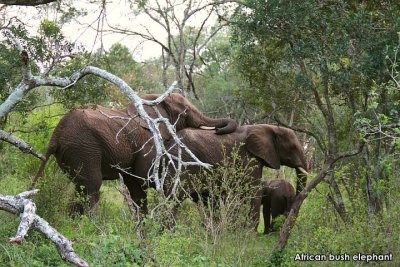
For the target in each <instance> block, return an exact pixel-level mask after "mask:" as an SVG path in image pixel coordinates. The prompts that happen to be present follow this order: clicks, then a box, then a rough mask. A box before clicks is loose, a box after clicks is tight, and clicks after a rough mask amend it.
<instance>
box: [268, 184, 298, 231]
mask: <svg viewBox="0 0 400 267" xmlns="http://www.w3.org/2000/svg"><path fill="white" fill-rule="evenodd" d="M262 192H263V196H262V200H261V204H262V205H263V218H264V234H267V233H269V232H270V231H271V230H272V226H273V220H274V219H275V218H276V217H278V216H279V215H285V216H287V214H288V213H289V211H290V207H291V206H292V204H293V202H294V198H295V197H296V193H295V191H294V188H293V186H292V185H291V184H290V183H289V182H288V181H286V180H282V179H275V180H267V181H264V183H263V188H262ZM271 216H272V223H271Z"/></svg>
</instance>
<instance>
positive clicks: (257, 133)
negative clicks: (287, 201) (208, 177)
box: [166, 124, 307, 222]
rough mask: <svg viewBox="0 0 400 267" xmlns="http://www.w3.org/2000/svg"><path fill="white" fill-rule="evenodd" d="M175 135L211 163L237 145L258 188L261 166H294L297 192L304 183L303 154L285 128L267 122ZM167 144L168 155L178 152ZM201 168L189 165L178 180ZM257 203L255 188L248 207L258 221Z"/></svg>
mask: <svg viewBox="0 0 400 267" xmlns="http://www.w3.org/2000/svg"><path fill="white" fill-rule="evenodd" d="M178 136H179V137H180V138H182V141H183V143H185V144H186V145H187V147H188V148H189V149H190V150H191V151H192V152H193V153H194V154H195V155H196V156H197V157H198V158H199V159H200V160H201V161H202V162H204V163H209V164H212V165H215V164H218V163H221V162H222V160H223V159H224V154H225V155H228V156H229V155H230V154H231V153H232V150H233V149H234V147H239V155H240V156H241V160H242V161H245V162H250V164H251V165H252V167H253V170H252V173H251V177H252V179H253V181H252V183H253V185H254V186H259V187H260V188H261V176H262V168H263V166H266V167H269V168H273V169H279V168H280V166H281V165H285V166H288V167H292V168H295V169H296V173H297V177H298V182H297V192H300V191H301V188H303V186H304V185H305V182H306V179H307V177H306V175H307V172H306V170H307V163H306V157H305V155H304V152H303V148H302V146H301V144H300V142H299V140H298V138H297V137H296V135H295V133H294V132H293V131H292V130H290V129H288V128H285V127H279V126H273V125H268V124H257V125H244V126H240V127H238V128H237V129H236V131H234V132H232V133H230V134H225V135H215V134H213V133H211V132H209V131H205V130H200V129H189V128H188V129H183V130H181V131H179V132H178ZM240 144H242V145H240ZM166 145H167V147H170V153H171V154H174V155H177V153H178V148H177V146H175V145H174V144H173V143H172V142H167V143H166ZM182 158H183V159H184V160H189V158H188V157H187V155H186V153H183V155H182ZM251 159H255V160H251ZM246 164H247V163H244V164H243V165H246ZM200 170H201V169H200V168H199V167H195V166H194V167H193V166H191V167H188V169H186V172H184V173H183V175H182V176H181V180H182V181H185V180H186V179H190V175H191V174H195V173H199V172H200ZM185 190H186V191H187V192H188V193H189V194H190V195H191V196H192V198H193V199H194V200H195V201H196V200H198V196H197V197H196V194H197V192H194V191H193V190H192V189H191V188H185ZM260 202H261V190H258V193H257V194H256V196H254V198H253V200H252V208H251V209H252V211H251V212H252V217H253V219H254V220H255V222H258V218H259V212H260Z"/></svg>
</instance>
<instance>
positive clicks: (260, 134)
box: [245, 129, 281, 169]
mask: <svg viewBox="0 0 400 267" xmlns="http://www.w3.org/2000/svg"><path fill="white" fill-rule="evenodd" d="M245 147H246V149H247V150H248V151H249V152H250V153H251V154H252V155H253V156H255V157H257V158H260V159H262V160H263V161H265V163H266V166H268V167H270V168H273V169H279V168H280V166H281V162H280V158H279V153H278V151H277V146H276V136H275V134H274V132H273V130H272V129H255V130H252V131H251V132H250V134H249V135H248V136H247V138H246V141H245Z"/></svg>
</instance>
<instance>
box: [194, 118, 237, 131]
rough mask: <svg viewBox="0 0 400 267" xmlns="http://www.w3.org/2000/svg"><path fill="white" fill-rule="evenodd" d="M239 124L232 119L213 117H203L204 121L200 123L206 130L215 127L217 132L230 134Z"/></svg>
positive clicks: (200, 126)
mask: <svg viewBox="0 0 400 267" xmlns="http://www.w3.org/2000/svg"><path fill="white" fill-rule="evenodd" d="M237 126H238V125H237V123H236V121H234V120H232V119H227V118H223V119H212V118H207V117H203V121H202V122H201V123H200V124H199V126H198V127H199V128H201V129H205V130H214V129H215V133H216V134H228V133H232V132H234V131H235V130H236V128H237Z"/></svg>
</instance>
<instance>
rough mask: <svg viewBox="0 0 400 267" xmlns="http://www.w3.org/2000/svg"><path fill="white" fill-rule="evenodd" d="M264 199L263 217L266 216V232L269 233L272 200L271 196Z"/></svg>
mask: <svg viewBox="0 0 400 267" xmlns="http://www.w3.org/2000/svg"><path fill="white" fill-rule="evenodd" d="M264 198H265V199H263V218H264V234H268V233H269V232H270V230H271V200H270V199H269V197H264Z"/></svg>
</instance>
